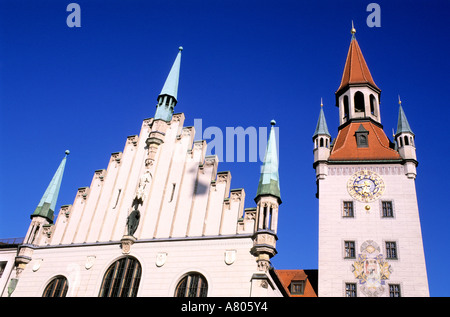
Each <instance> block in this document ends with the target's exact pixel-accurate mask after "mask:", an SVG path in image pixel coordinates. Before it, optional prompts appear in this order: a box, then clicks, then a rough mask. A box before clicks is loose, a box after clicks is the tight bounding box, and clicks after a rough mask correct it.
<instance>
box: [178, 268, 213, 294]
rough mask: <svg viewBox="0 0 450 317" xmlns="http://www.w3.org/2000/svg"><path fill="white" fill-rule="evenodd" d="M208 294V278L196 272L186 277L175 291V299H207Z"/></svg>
mask: <svg viewBox="0 0 450 317" xmlns="http://www.w3.org/2000/svg"><path fill="white" fill-rule="evenodd" d="M207 294H208V283H207V282H206V278H205V277H204V276H203V275H201V274H200V273H196V272H192V273H189V274H187V275H186V276H184V277H183V278H182V279H181V281H180V282H179V283H178V285H177V288H176V290H175V297H206V295H207Z"/></svg>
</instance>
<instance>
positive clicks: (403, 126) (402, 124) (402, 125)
mask: <svg viewBox="0 0 450 317" xmlns="http://www.w3.org/2000/svg"><path fill="white" fill-rule="evenodd" d="M398 106H399V109H398V122H397V133H396V134H395V135H399V134H401V133H405V132H408V133H411V134H412V135H414V133H413V132H412V130H411V127H410V126H409V122H408V119H406V115H405V111H404V110H403V107H402V101H401V100H400V95H399V96H398Z"/></svg>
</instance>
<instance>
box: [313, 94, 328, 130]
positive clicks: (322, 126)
mask: <svg viewBox="0 0 450 317" xmlns="http://www.w3.org/2000/svg"><path fill="white" fill-rule="evenodd" d="M319 134H321V135H328V136H329V137H331V135H330V132H328V126H327V121H326V120H325V114H324V112H323V103H322V100H321V101H320V113H319V119H318V120H317V125H316V131H314V135H313V138H314V137H315V136H317V135H319Z"/></svg>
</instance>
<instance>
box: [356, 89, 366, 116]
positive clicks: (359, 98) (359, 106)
mask: <svg viewBox="0 0 450 317" xmlns="http://www.w3.org/2000/svg"><path fill="white" fill-rule="evenodd" d="M354 100H355V112H364V94H363V93H362V92H360V91H357V92H356V93H355V98H354Z"/></svg>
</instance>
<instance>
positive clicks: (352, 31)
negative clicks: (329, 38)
mask: <svg viewBox="0 0 450 317" xmlns="http://www.w3.org/2000/svg"><path fill="white" fill-rule="evenodd" d="M350 33H352V35H355V33H356V29H355V26H354V25H353V20H352V30H351V31H350Z"/></svg>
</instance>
